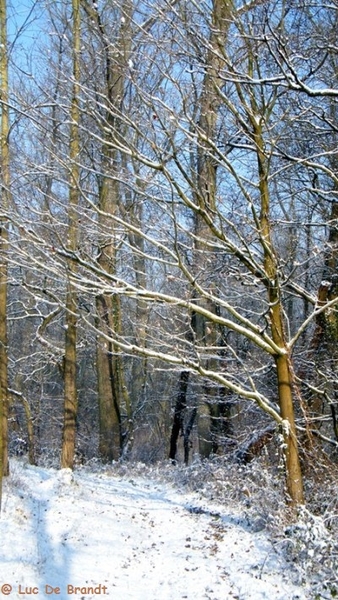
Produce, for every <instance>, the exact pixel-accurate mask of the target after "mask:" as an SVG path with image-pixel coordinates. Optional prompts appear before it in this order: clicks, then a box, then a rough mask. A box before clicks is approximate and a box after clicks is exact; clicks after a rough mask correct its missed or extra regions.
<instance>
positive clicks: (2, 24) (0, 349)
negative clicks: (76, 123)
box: [0, 0, 10, 509]
mask: <svg viewBox="0 0 338 600" xmlns="http://www.w3.org/2000/svg"><path fill="white" fill-rule="evenodd" d="M0 78H1V129H0V153H1V156H0V159H1V213H2V216H1V220H0V509H1V492H2V476H3V475H8V472H9V466H8V424H7V415H8V366H7V365H8V354H7V272H8V265H7V252H8V220H7V213H8V208H9V185H10V174H9V114H8V61H7V13H6V0H0Z"/></svg>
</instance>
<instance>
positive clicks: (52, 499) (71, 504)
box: [0, 461, 309, 600]
mask: <svg viewBox="0 0 338 600" xmlns="http://www.w3.org/2000/svg"><path fill="white" fill-rule="evenodd" d="M11 466H12V475H11V477H10V478H9V480H8V481H7V482H6V483H5V486H4V496H3V511H2V515H1V520H0V557H1V562H0V598H5V597H9V598H39V599H41V598H61V599H65V600H66V599H71V598H80V599H89V598H96V599H98V598H104V597H106V598H111V599H114V600H129V599H130V600H169V599H170V600H180V599H183V598H186V599H188V600H202V599H209V600H227V599H235V598H237V599H243V600H250V599H251V600H263V599H266V600H281V599H284V600H292V599H296V598H299V599H302V600H306V599H307V598H309V591H308V590H306V589H305V588H303V587H300V586H297V585H295V584H294V583H292V578H291V574H290V571H289V569H290V567H289V566H288V565H287V564H286V563H285V562H284V558H283V556H282V554H281V553H280V552H279V551H278V545H276V544H274V543H273V542H272V541H270V540H269V537H268V534H267V533H266V531H265V530H264V529H261V528H260V527H259V524H258V525H257V524H256V525H255V526H254V527H253V526H252V524H251V525H250V524H249V523H248V522H247V520H245V518H243V517H241V514H240V509H239V508H238V507H236V506H220V505H217V504H214V503H209V502H208V504H206V503H205V501H204V502H203V501H202V500H201V499H200V498H199V497H198V495H197V494H194V493H185V492H183V491H182V492H181V491H180V490H177V489H175V488H174V487H173V486H171V485H169V484H164V483H161V482H158V481H156V480H153V479H146V478H144V477H138V476H133V474H132V472H130V473H129V475H124V476H121V475H117V474H114V471H113V469H110V470H109V471H108V470H106V471H102V472H90V471H89V470H88V469H87V468H86V469H80V470H78V471H76V472H75V473H74V474H72V473H71V472H70V471H68V470H62V471H56V470H53V469H43V468H38V467H31V466H28V465H26V464H25V463H23V462H19V461H14V462H13V463H12V465H11ZM260 529H261V530H260ZM257 530H258V531H257Z"/></svg>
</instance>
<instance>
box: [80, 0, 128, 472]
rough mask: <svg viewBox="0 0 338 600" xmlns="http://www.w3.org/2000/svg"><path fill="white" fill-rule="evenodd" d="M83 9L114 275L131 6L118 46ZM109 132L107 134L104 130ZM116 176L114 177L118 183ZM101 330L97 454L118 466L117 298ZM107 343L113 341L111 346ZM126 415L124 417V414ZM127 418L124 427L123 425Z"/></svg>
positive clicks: (104, 259) (103, 259)
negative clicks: (117, 143)
mask: <svg viewBox="0 0 338 600" xmlns="http://www.w3.org/2000/svg"><path fill="white" fill-rule="evenodd" d="M85 9H86V11H87V14H88V15H89V16H90V18H91V19H93V20H94V22H96V24H97V28H98V31H99V33H100V36H101V41H102V45H103V50H104V57H105V85H106V94H107V112H106V119H105V122H106V123H107V124H108V125H109V132H107V131H106V130H105V132H104V134H103V138H104V140H105V142H104V143H103V146H102V156H103V167H102V172H103V175H102V179H101V184H100V189H99V202H98V205H99V206H98V207H99V216H98V228H99V240H98V246H99V257H98V263H99V265H100V267H101V269H102V270H104V271H106V272H107V273H110V274H114V273H115V272H116V269H117V265H116V261H117V247H118V243H119V242H118V236H117V235H116V232H115V222H114V216H115V215H117V214H118V211H119V208H120V204H121V189H120V188H121V186H120V183H119V168H120V164H121V161H120V157H119V153H118V151H117V150H116V149H115V148H113V147H112V146H111V144H110V141H111V139H112V138H119V139H122V137H123V131H122V125H121V119H120V117H119V114H120V113H122V111H123V100H124V92H125V83H126V74H127V68H128V60H129V56H130V49H131V29H130V28H131V19H132V10H133V6H132V2H130V1H127V2H125V3H124V5H123V13H122V17H123V18H121V22H120V31H119V35H118V38H117V40H116V42H115V44H114V45H113V44H111V40H110V39H109V38H108V37H107V35H106V32H105V27H104V24H103V22H102V20H101V17H100V15H99V13H98V11H97V8H96V7H95V6H91V5H90V4H89V3H85ZM105 129H106V128H105ZM114 176H115V177H114ZM96 307H97V314H98V319H97V328H98V329H99V330H100V331H101V332H102V334H103V335H102V336H101V335H98V338H97V352H96V368H97V383H98V398H99V427H100V434H99V451H100V456H101V458H102V460H104V461H106V462H109V461H111V460H118V459H119V458H120V456H121V454H122V451H123V447H124V445H125V443H126V440H127V438H129V440H130V439H131V438H132V411H131V403H130V396H129V393H128V390H127V386H126V383H125V373H124V365H123V357H122V355H121V352H120V350H119V349H118V348H117V346H116V345H114V342H113V339H114V337H115V336H116V335H119V334H120V331H121V303H120V298H119V297H118V296H117V295H115V296H113V297H112V296H105V295H102V296H99V297H97V300H96ZM107 337H108V338H110V339H111V340H112V341H107ZM123 412H124V415H123V414H122V413H123ZM123 416H124V417H125V420H124V421H125V422H123Z"/></svg>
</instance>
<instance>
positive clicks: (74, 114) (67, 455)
mask: <svg viewBox="0 0 338 600" xmlns="http://www.w3.org/2000/svg"><path fill="white" fill-rule="evenodd" d="M72 8H73V78H74V82H73V97H72V105H71V115H70V117H71V131H70V148H69V158H70V182H69V217H68V250H69V251H70V252H75V251H76V249H77V243H78V240H77V238H78V204H79V175H80V168H79V153H80V140H79V121H80V111H79V92H80V26H81V20H80V0H72ZM75 269H76V267H75V265H74V263H73V262H72V261H71V260H70V261H69V263H68V284H67V285H68V290H67V297H66V335H65V357H64V425H63V437H62V454H61V467H62V468H70V469H72V468H73V465H74V455H75V441H76V424H77V408H78V400H77V385H76V367H77V364H76V363H77V352H76V342H77V314H76V312H77V294H76V292H75V290H74V288H73V285H72V281H71V276H72V273H73V272H74V271H75Z"/></svg>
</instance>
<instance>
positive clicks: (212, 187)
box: [192, 0, 231, 457]
mask: <svg viewBox="0 0 338 600" xmlns="http://www.w3.org/2000/svg"><path fill="white" fill-rule="evenodd" d="M230 18H231V5H230V3H229V2H224V0H214V1H213V11H212V25H211V33H210V39H209V50H208V53H207V57H206V63H205V76H204V80H203V85H202V92H201V96H200V101H199V103H200V106H199V111H200V118H199V122H198V130H199V132H200V133H201V134H202V137H201V140H200V143H199V147H198V153H197V190H196V197H197V198H196V199H197V203H198V204H199V206H200V208H201V209H202V213H203V212H208V213H209V214H210V212H211V213H214V212H215V211H216V210H217V200H216V190H217V162H216V160H215V157H213V155H212V150H211V147H210V145H208V141H206V142H205V141H204V139H206V140H210V141H211V142H212V143H214V142H215V140H216V138H217V120H218V114H219V109H220V106H221V103H222V101H221V99H220V96H219V94H218V92H217V88H218V87H221V86H222V81H221V79H220V77H219V74H220V73H221V72H222V66H223V64H224V60H223V57H222V52H223V48H224V45H225V44H226V42H227V36H228V29H229V23H230ZM195 235H196V242H195V263H196V264H195V268H196V271H203V268H204V262H205V260H206V258H207V250H206V245H205V243H204V242H205V241H207V239H208V237H209V235H210V234H209V229H208V226H207V225H206V223H205V221H204V219H203V214H201V213H198V214H196V215H195ZM209 308H211V310H213V311H216V310H217V307H214V306H213V307H210V306H209ZM192 327H193V329H194V331H195V336H196V341H197V343H198V344H204V345H205V346H208V345H209V346H211V347H212V346H213V347H216V346H217V345H218V346H220V343H219V341H220V340H219V332H218V331H217V326H216V325H215V324H214V323H208V324H206V323H205V319H204V318H203V317H201V316H200V315H195V316H194V318H193V319H192ZM207 367H208V368H210V369H214V368H216V369H217V368H218V367H219V363H218V358H216V357H215V358H210V359H208V361H207ZM203 396H204V399H203V403H204V406H202V407H201V409H200V411H199V412H200V414H199V418H198V430H199V445H200V454H201V455H202V456H204V457H208V456H209V455H210V453H211V452H213V451H215V450H216V446H217V437H218V435H215V433H216V431H217V429H218V428H219V424H220V419H221V414H220V410H219V389H218V387H217V386H216V385H213V386H211V385H205V386H203Z"/></svg>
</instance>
